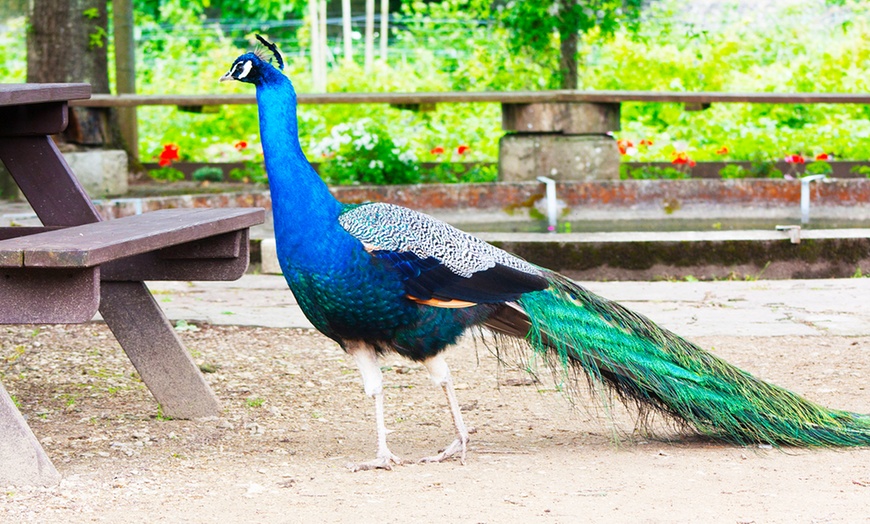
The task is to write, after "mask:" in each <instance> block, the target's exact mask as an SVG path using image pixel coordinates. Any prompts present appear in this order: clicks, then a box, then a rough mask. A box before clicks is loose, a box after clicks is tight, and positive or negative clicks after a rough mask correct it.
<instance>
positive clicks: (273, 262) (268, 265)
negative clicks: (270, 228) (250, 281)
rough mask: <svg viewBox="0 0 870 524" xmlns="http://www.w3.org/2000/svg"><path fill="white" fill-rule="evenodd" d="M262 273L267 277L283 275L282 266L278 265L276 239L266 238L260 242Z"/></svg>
mask: <svg viewBox="0 0 870 524" xmlns="http://www.w3.org/2000/svg"><path fill="white" fill-rule="evenodd" d="M260 272H261V273H263V274H266V275H281V274H282V273H283V272H282V271H281V265H280V264H278V250H277V249H276V247H275V239H274V238H264V239H263V240H262V241H261V242H260Z"/></svg>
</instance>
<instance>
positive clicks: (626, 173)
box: [619, 164, 690, 180]
mask: <svg viewBox="0 0 870 524" xmlns="http://www.w3.org/2000/svg"><path fill="white" fill-rule="evenodd" d="M689 177H690V175H689V173H688V171H687V170H684V169H677V168H675V167H659V166H653V165H644V166H641V167H638V168H631V167H629V166H627V165H626V164H622V165H620V166H619V178H621V179H622V180H650V179H670V180H681V179H686V178H689Z"/></svg>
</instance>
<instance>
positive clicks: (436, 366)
mask: <svg viewBox="0 0 870 524" xmlns="http://www.w3.org/2000/svg"><path fill="white" fill-rule="evenodd" d="M423 365H425V366H426V369H428V370H429V376H430V377H431V378H432V381H433V382H435V384H436V385H438V386H441V389H443V390H444V394H445V395H447V404H448V405H449V406H450V414H451V415H453V426H454V427H455V428H456V440H454V441H453V442H451V443H450V445H449V446H447V447H446V448H445V449H444V451H442V452H441V453H439V454H437V455H432V456H431V457H424V458H423V459H421V460H420V462H442V461H444V460H446V459H448V458H450V457H452V456H453V455H455V454H456V453H459V462H460V463H461V464H462V465H465V453H466V451H468V434H469V433H470V431H469V430H468V428H467V427H465V422H463V420H462V412H461V411H460V409H459V401H458V400H457V399H456V391H455V390H454V389H453V378H452V377H451V376H450V368H448V367H447V361H446V360H444V357H442V356H441V355H435V356H434V357H432V358H429V359H427V360H424V361H423Z"/></svg>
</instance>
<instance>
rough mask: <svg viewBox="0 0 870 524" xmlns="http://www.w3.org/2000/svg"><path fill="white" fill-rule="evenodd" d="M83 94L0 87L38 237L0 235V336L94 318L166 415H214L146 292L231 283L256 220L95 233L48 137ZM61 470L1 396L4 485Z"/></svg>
mask: <svg viewBox="0 0 870 524" xmlns="http://www.w3.org/2000/svg"><path fill="white" fill-rule="evenodd" d="M90 91H91V89H90V86H89V85H88V84H0V122H2V127H0V161H2V162H3V164H4V165H5V166H6V169H7V170H8V171H9V173H10V174H11V175H12V177H13V179H14V180H15V183H16V184H17V185H18V187H19V188H20V189H21V192H22V193H23V194H24V196H25V197H26V198H27V201H28V202H29V203H30V205H31V207H32V208H33V210H34V211H35V212H36V215H37V216H38V217H39V219H40V221H41V222H42V226H41V227H3V228H0V297H2V300H0V324H31V323H41V324H44V323H78V322H87V321H89V320H91V319H92V318H93V317H94V315H95V313H96V312H97V311H98V310H99V312H100V314H101V315H102V317H103V319H104V320H105V322H106V324H107V325H108V326H109V328H110V329H111V330H112V333H113V334H114V335H115V337H116V338H117V339H118V342H119V343H120V344H121V347H122V348H123V349H124V351H125V352H126V353H127V355H128V357H129V358H130V360H131V361H132V363H133V365H134V366H135V368H136V370H137V371H138V373H139V375H140V376H141V377H142V380H143V382H144V383H145V385H146V386H147V387H148V389H149V390H150V391H151V393H152V395H153V396H154V397H155V399H156V400H157V402H158V403H159V404H160V407H161V409H162V411H163V413H164V414H166V415H167V416H170V417H176V418H192V417H204V416H211V415H217V414H218V413H219V410H220V406H219V404H218V401H217V399H216V397H215V395H214V393H213V392H212V391H211V388H209V386H208V384H207V383H206V382H205V380H204V379H203V377H202V374H201V373H200V371H199V369H198V368H197V366H196V364H195V363H194V362H193V360H192V359H191V357H190V355H189V354H188V352H187V350H186V349H185V347H184V345H183V344H182V342H181V340H180V339H179V338H178V336H177V335H176V333H175V330H174V329H173V327H172V326H171V324H170V323H169V321H168V320H167V319H166V316H165V315H164V314H163V311H162V310H161V309H160V306H159V305H158V304H157V302H156V301H155V300H154V298H153V297H152V295H151V293H150V291H149V290H148V288H147V287H146V285H145V283H144V281H145V280H235V279H237V278H239V277H241V276H242V275H243V274H244V272H245V270H246V269H247V267H248V260H249V253H248V248H249V242H248V230H249V228H250V227H251V226H254V225H256V224H260V223H262V222H263V221H264V219H265V210H263V209H260V208H232V209H168V210H162V211H155V212H152V213H145V214H142V215H137V216H133V217H128V218H120V219H114V220H109V221H103V220H102V218H101V217H100V215H99V213H98V212H97V210H96V208H95V207H94V206H93V204H92V203H91V200H90V198H89V197H88V195H87V194H86V193H85V191H84V190H83V189H82V186H81V185H80V184H79V182H78V180H77V179H76V177H75V175H74V174H73V172H72V171H71V170H70V168H69V166H68V165H67V163H66V161H65V160H64V158H63V155H62V154H61V153H60V151H59V150H58V148H57V146H56V145H55V143H54V141H53V140H52V138H51V135H53V134H56V133H59V132H61V131H63V130H64V129H65V128H66V126H67V124H68V105H69V101H71V100H82V99H87V98H88V97H90V94H91V93H90ZM59 479H60V476H59V474H58V473H57V470H56V469H55V468H54V466H53V465H52V464H51V461H50V460H49V458H48V456H47V455H46V454H45V452H44V450H43V449H42V447H41V446H40V444H39V442H38V441H37V440H36V437H35V436H34V435H33V433H32V431H31V430H30V428H29V427H28V425H27V423H26V421H25V420H24V418H23V417H22V416H21V414H20V413H19V411H18V409H17V408H16V407H15V405H14V403H13V401H12V399H11V398H10V396H9V394H8V393H7V392H6V390H5V388H4V387H3V385H2V384H0V485H7V484H53V483H56V482H58V481H59Z"/></svg>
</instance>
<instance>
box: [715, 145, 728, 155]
mask: <svg viewBox="0 0 870 524" xmlns="http://www.w3.org/2000/svg"><path fill="white" fill-rule="evenodd" d="M716 154H717V155H727V154H728V146H722V147H720V148H719V149H717V150H716Z"/></svg>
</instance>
